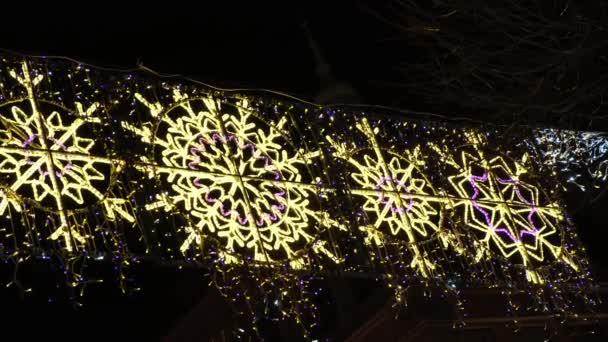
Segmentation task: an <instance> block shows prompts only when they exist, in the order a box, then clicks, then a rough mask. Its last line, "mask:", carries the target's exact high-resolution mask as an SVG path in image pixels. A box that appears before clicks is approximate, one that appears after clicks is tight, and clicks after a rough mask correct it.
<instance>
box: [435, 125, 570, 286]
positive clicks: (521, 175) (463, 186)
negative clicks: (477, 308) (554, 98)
mask: <svg viewBox="0 0 608 342" xmlns="http://www.w3.org/2000/svg"><path fill="white" fill-rule="evenodd" d="M468 136H469V138H470V141H471V143H474V144H473V145H470V146H467V147H463V148H462V149H461V151H460V156H459V158H456V157H454V155H453V154H452V153H450V152H447V151H445V150H440V149H439V148H438V147H437V146H435V147H434V148H435V150H436V151H438V152H439V153H440V154H441V155H443V157H444V160H445V161H446V162H447V164H448V165H450V166H451V167H452V168H453V169H454V170H455V171H456V174H453V175H451V176H449V177H448V180H449V183H450V184H451V186H452V188H453V190H454V191H455V195H453V196H451V198H450V199H451V202H452V203H451V204H452V206H453V207H454V208H455V209H456V210H461V211H460V212H461V214H462V216H461V217H462V218H463V221H464V224H465V225H466V226H467V227H470V228H473V229H474V230H475V231H477V232H478V233H479V234H477V235H476V236H477V237H478V240H477V242H476V244H477V248H478V249H477V252H478V253H477V256H476V259H477V260H481V259H482V258H484V257H489V256H490V251H491V250H492V249H495V250H497V251H499V252H500V254H501V255H502V256H503V257H505V258H509V259H511V260H512V261H514V262H516V263H520V264H523V265H524V267H525V268H526V271H527V272H526V274H527V277H528V280H529V281H531V282H534V283H542V282H543V279H542V278H541V277H540V275H539V274H538V273H537V272H536V271H535V270H534V268H535V267H536V266H538V263H541V262H543V261H546V259H547V255H549V256H550V257H552V258H553V259H556V260H561V261H563V262H565V263H566V264H568V265H570V266H571V267H572V268H573V269H575V270H577V268H578V267H577V266H576V265H575V264H574V263H573V262H572V260H571V258H570V257H569V256H568V253H567V252H566V251H565V249H564V248H563V247H562V245H561V244H562V238H563V236H562V235H563V231H562V230H561V227H560V224H561V223H562V222H563V220H564V218H563V214H562V210H561V209H560V208H559V207H558V205H557V204H556V203H552V202H550V201H549V200H548V199H547V198H546V196H545V195H544V193H542V192H541V191H540V190H539V188H538V187H537V186H534V185H533V184H530V183H529V182H527V180H526V179H527V178H528V177H527V173H528V171H527V170H526V168H525V167H524V165H525V164H526V162H527V158H528V157H527V155H524V157H523V160H522V162H521V163H519V162H516V161H514V160H511V159H510V158H507V157H503V156H500V155H494V156H487V155H485V154H484V152H483V151H482V149H481V148H480V146H479V141H480V139H479V137H477V135H476V134H474V133H469V134H468Z"/></svg>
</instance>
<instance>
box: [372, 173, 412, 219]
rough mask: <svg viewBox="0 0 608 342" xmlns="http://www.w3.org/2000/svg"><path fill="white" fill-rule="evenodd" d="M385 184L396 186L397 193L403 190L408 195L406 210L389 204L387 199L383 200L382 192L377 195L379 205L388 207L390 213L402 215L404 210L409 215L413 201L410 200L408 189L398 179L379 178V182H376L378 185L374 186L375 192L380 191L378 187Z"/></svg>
mask: <svg viewBox="0 0 608 342" xmlns="http://www.w3.org/2000/svg"><path fill="white" fill-rule="evenodd" d="M387 182H392V183H394V184H397V191H399V190H401V189H403V190H405V192H406V193H407V194H408V195H409V199H408V203H407V208H404V207H402V206H399V207H397V206H395V205H393V203H391V201H390V200H389V199H385V196H384V192H382V193H381V194H379V195H378V200H379V201H380V203H382V204H385V205H390V208H391V212H392V213H396V212H398V213H403V211H404V210H405V212H406V213H409V212H410V210H411V209H412V206H413V205H414V201H413V200H412V196H411V195H410V189H409V187H408V186H407V185H405V184H404V183H403V182H402V181H400V180H398V179H397V180H396V179H393V178H392V177H384V176H380V180H379V181H378V183H376V185H375V186H374V189H375V190H378V189H380V187H381V186H382V185H384V184H386V183H387Z"/></svg>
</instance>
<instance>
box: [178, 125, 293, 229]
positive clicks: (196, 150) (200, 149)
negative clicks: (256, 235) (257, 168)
mask: <svg viewBox="0 0 608 342" xmlns="http://www.w3.org/2000/svg"><path fill="white" fill-rule="evenodd" d="M229 141H233V142H235V143H236V144H237V146H238V147H239V148H240V149H241V150H245V149H248V148H250V149H251V153H252V154H253V156H254V158H255V159H256V160H263V161H264V169H267V168H268V167H270V166H271V162H270V158H268V157H267V156H265V155H262V154H261V153H260V156H259V157H255V155H256V154H257V153H258V152H257V151H258V150H257V149H256V147H255V145H254V144H252V143H246V144H244V143H242V142H241V141H239V138H238V137H237V136H235V135H234V134H231V133H229V134H227V135H221V134H218V133H213V134H212V135H211V139H210V140H208V139H205V138H204V137H200V138H199V139H198V143H199V144H198V146H195V147H192V148H190V154H191V155H192V156H193V157H194V158H195V160H193V161H191V162H188V167H189V168H190V169H196V168H197V166H198V164H200V163H201V156H200V153H204V152H207V149H206V147H205V145H206V144H209V145H215V144H216V143H218V142H221V143H226V142H229ZM266 171H267V172H268V173H270V174H272V175H273V178H274V179H275V180H279V179H281V173H280V172H279V171H278V170H266ZM193 183H194V185H195V186H196V187H198V188H207V192H206V193H205V200H206V201H207V202H208V203H215V202H217V201H218V199H216V198H213V197H211V196H210V194H209V192H210V189H209V188H208V187H206V186H205V185H204V184H202V183H201V179H200V178H195V179H194V181H193ZM285 193H286V192H285V191H284V190H280V191H279V192H276V193H274V194H273V196H274V197H275V199H276V200H277V202H279V205H272V206H271V211H270V212H262V213H261V215H260V216H261V217H260V219H258V220H255V223H256V225H257V226H259V227H260V226H263V225H264V221H265V220H264V218H267V219H268V220H270V221H271V222H276V221H277V220H278V219H279V217H278V215H276V214H275V212H274V211H279V212H280V211H283V210H285V205H284V204H282V203H281V202H280V200H279V197H280V198H283V199H284V196H285ZM219 209H220V213H221V214H222V216H224V217H231V216H233V214H234V215H235V216H236V219H237V221H238V222H239V223H240V224H242V225H245V224H247V223H248V222H249V219H248V218H247V216H246V215H241V214H240V213H239V212H238V211H236V210H233V209H231V210H226V209H225V208H224V204H223V203H220V207H219Z"/></svg>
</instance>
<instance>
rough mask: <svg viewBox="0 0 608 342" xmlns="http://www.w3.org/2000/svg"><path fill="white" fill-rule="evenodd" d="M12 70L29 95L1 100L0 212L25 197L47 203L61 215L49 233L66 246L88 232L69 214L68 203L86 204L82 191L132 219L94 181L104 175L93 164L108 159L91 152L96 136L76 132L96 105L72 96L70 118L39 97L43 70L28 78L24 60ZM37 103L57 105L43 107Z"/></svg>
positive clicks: (109, 213)
mask: <svg viewBox="0 0 608 342" xmlns="http://www.w3.org/2000/svg"><path fill="white" fill-rule="evenodd" d="M10 75H11V76H12V77H13V78H14V79H15V80H17V81H18V82H19V84H20V85H21V86H23V87H24V88H25V89H26V90H27V96H26V97H25V98H21V99H16V100H13V101H11V102H10V103H7V104H5V105H1V104H0V173H2V174H5V177H4V178H3V179H2V183H1V184H0V214H3V213H4V212H6V210H7V208H8V207H9V205H10V206H11V207H13V208H14V209H15V210H16V211H20V210H21V208H22V202H23V201H25V200H28V201H31V200H33V201H34V202H35V203H37V205H40V206H43V207H46V208H47V210H49V211H51V212H53V213H56V215H58V216H59V221H60V222H59V226H58V228H57V229H56V230H55V231H54V232H52V234H51V235H50V238H51V239H59V238H61V239H63V241H64V243H65V248H66V249H67V250H68V251H72V250H74V247H78V246H82V245H84V244H85V242H86V239H87V237H88V236H87V235H86V234H85V233H84V232H83V231H81V229H79V228H78V227H79V225H78V224H77V223H75V222H74V220H73V219H72V217H73V214H72V210H71V209H72V206H73V205H83V204H84V198H83V192H85V193H88V194H90V195H93V196H94V197H95V198H96V199H97V200H98V201H100V202H102V203H103V206H104V207H105V209H106V215H107V217H109V218H111V219H113V218H115V214H119V215H120V216H122V217H124V218H126V219H128V220H133V217H132V216H131V215H130V214H128V213H127V212H126V211H124V210H123V209H122V204H123V202H124V200H122V199H113V198H107V197H105V194H104V193H102V192H101V191H99V190H98V189H97V188H96V187H95V184H97V183H99V182H101V181H103V180H104V179H105V176H104V175H103V174H102V173H101V172H100V171H99V170H98V169H97V165H99V164H106V165H107V164H112V161H111V160H109V159H107V158H102V157H96V156H92V155H90V151H91V148H92V147H93V146H94V144H95V142H94V140H93V139H88V138H83V137H81V136H79V135H78V133H79V130H80V129H81V128H82V127H83V126H84V125H86V124H88V123H98V122H99V118H97V117H96V116H95V113H96V112H97V109H98V107H99V105H98V104H97V103H94V104H92V105H91V106H89V107H88V108H86V109H85V108H84V106H83V105H82V104H81V103H78V102H76V104H75V105H76V109H77V110H75V111H73V112H74V113H73V115H70V116H69V118H68V115H66V113H63V112H64V111H67V109H65V108H63V107H61V106H59V105H56V104H52V103H46V102H45V101H43V100H39V99H37V97H36V90H37V88H38V86H39V84H40V82H41V81H42V80H43V78H44V76H43V75H41V74H39V75H38V76H36V77H34V78H32V75H31V73H30V71H29V68H28V65H27V63H26V62H23V64H22V70H21V73H18V72H17V71H15V70H10ZM41 103H45V104H46V105H47V106H53V107H55V108H56V110H52V111H50V113H45V110H43V109H41V108H40V104H41ZM26 107H29V108H28V109H24V108H26ZM45 108H46V107H45ZM65 121H68V122H69V123H66V122H65Z"/></svg>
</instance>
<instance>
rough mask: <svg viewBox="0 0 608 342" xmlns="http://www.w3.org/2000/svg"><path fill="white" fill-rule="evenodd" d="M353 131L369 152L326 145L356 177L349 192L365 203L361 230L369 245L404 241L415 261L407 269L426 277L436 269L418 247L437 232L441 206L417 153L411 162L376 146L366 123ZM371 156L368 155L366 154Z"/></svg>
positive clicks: (411, 158)
mask: <svg viewBox="0 0 608 342" xmlns="http://www.w3.org/2000/svg"><path fill="white" fill-rule="evenodd" d="M357 128H358V129H359V130H360V131H361V132H363V133H364V134H365V135H366V136H367V138H368V139H369V141H370V144H371V147H372V149H371V151H370V150H369V149H365V150H360V151H357V150H356V148H355V147H354V146H347V145H345V144H340V143H337V142H335V141H334V140H333V139H332V138H331V137H328V138H327V139H328V140H329V142H330V143H331V144H332V145H333V146H334V148H335V149H336V151H337V156H338V157H340V158H343V159H345V160H347V161H348V163H349V164H350V165H351V166H352V167H353V169H354V171H353V172H352V173H351V178H352V179H353V180H354V185H353V186H351V190H350V192H351V193H352V194H353V195H355V196H360V197H363V198H364V201H365V202H364V204H363V206H362V207H363V210H364V211H365V213H366V215H367V217H369V221H370V223H369V225H367V226H362V227H360V229H361V230H362V231H364V232H365V233H366V235H367V237H366V242H367V244H376V245H380V246H381V245H383V244H385V243H386V240H387V239H386V238H385V236H386V235H388V236H394V237H397V238H398V239H401V240H405V241H407V243H408V244H409V245H410V249H411V251H412V253H413V255H414V257H413V260H412V261H411V266H412V267H414V268H415V269H417V270H418V271H419V273H420V274H421V275H423V276H429V275H430V274H429V271H430V270H432V269H433V268H434V265H433V264H432V263H431V262H430V261H429V260H428V259H427V258H426V257H425V256H424V253H423V252H422V251H421V250H420V249H419V248H418V246H417V242H419V241H422V240H425V239H428V238H429V237H430V236H431V235H432V234H433V233H436V232H438V231H440V228H439V227H440V222H441V206H440V205H441V202H443V201H444V200H443V199H442V198H440V197H437V196H436V195H435V191H434V189H433V188H432V186H431V184H430V182H429V181H428V180H427V179H426V177H425V176H424V175H423V174H422V172H421V171H420V170H419V169H418V166H421V165H423V164H424V162H422V161H420V158H418V155H419V152H420V151H419V149H415V150H414V152H412V153H409V152H408V154H409V158H407V159H406V158H403V157H401V156H400V155H398V154H396V153H394V152H391V151H383V150H382V149H381V148H380V147H379V145H378V142H377V141H376V133H377V130H376V131H374V130H372V128H371V127H370V125H369V123H368V121H367V120H366V119H363V120H361V122H359V123H357ZM370 152H371V153H370Z"/></svg>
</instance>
